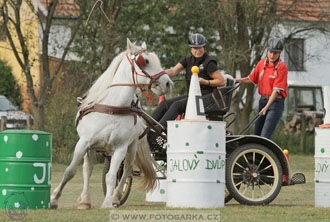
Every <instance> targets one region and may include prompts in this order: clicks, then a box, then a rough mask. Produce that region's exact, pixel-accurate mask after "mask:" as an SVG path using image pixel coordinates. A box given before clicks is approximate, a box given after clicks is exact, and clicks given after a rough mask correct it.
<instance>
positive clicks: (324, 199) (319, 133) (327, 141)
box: [314, 128, 330, 207]
mask: <svg viewBox="0 0 330 222" xmlns="http://www.w3.org/2000/svg"><path fill="white" fill-rule="evenodd" d="M314 157H315V207H330V167H329V164H330V128H315V156H314Z"/></svg>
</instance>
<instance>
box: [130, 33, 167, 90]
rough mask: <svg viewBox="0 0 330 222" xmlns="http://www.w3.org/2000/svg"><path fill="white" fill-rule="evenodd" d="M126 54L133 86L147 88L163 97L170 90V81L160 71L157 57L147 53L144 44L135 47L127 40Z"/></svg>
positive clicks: (162, 71) (161, 70)
mask: <svg viewBox="0 0 330 222" xmlns="http://www.w3.org/2000/svg"><path fill="white" fill-rule="evenodd" d="M127 52H128V54H127V56H128V59H129V60H130V63H131V65H132V73H134V74H133V78H134V82H135V84H137V85H138V86H139V87H140V86H147V87H148V90H149V89H151V90H152V91H153V92H154V93H156V94H157V95H163V94H166V93H169V92H170V91H171V90H172V88H173V82H172V80H171V79H170V77H169V76H168V75H167V74H166V73H165V72H164V70H163V69H162V67H161V64H160V61H159V59H158V57H157V55H156V54H155V53H151V52H147V45H146V44H145V42H144V43H143V44H142V46H136V45H135V44H133V43H131V41H130V40H129V39H127ZM140 88H141V87H140ZM141 91H142V89H141Z"/></svg>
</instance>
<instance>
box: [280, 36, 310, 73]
mask: <svg viewBox="0 0 330 222" xmlns="http://www.w3.org/2000/svg"><path fill="white" fill-rule="evenodd" d="M304 43H305V40H304V39H292V38H291V39H286V40H285V50H284V61H285V63H286V65H287V66H288V70H289V71H304V48H305V47H304Z"/></svg>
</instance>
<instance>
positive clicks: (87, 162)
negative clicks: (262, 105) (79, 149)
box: [78, 150, 94, 210]
mask: <svg viewBox="0 0 330 222" xmlns="http://www.w3.org/2000/svg"><path fill="white" fill-rule="evenodd" d="M93 155H94V151H93V150H89V151H87V153H86V154H85V156H84V165H83V176H84V186H83V190H82V193H81V195H80V197H79V199H78V202H79V203H78V209H81V210H87V209H90V208H91V199H90V192H89V180H90V177H91V174H92V171H93Z"/></svg>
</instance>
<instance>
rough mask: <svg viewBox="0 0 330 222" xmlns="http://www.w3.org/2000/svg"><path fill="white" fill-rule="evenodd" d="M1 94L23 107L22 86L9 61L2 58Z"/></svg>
mask: <svg viewBox="0 0 330 222" xmlns="http://www.w3.org/2000/svg"><path fill="white" fill-rule="evenodd" d="M0 95H3V96H6V97H7V98H8V99H9V100H10V101H11V102H12V103H13V104H14V105H15V106H17V107H19V108H21V104H22V97H21V92H20V87H19V85H18V83H17V81H16V80H15V78H14V76H13V74H12V68H11V67H10V66H9V65H8V64H7V62H5V61H2V60H0Z"/></svg>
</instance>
